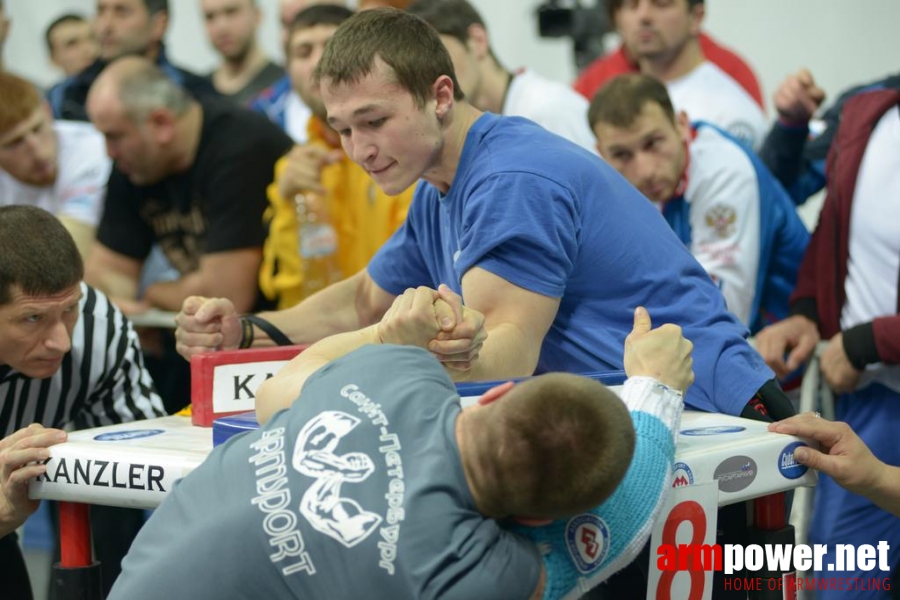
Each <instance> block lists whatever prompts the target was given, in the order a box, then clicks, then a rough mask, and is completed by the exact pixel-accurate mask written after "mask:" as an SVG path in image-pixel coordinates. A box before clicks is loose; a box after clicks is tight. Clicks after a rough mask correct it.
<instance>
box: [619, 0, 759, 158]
mask: <svg viewBox="0 0 900 600" xmlns="http://www.w3.org/2000/svg"><path fill="white" fill-rule="evenodd" d="M609 6H610V10H611V11H612V15H613V22H614V23H615V24H616V28H617V29H618V30H619V31H620V32H621V33H622V37H623V39H624V40H625V47H626V48H627V49H628V51H629V53H630V54H631V55H632V56H633V57H634V59H635V61H636V63H637V65H638V69H639V70H640V72H641V73H643V74H645V75H651V76H653V77H656V78H657V79H659V80H660V81H663V82H664V83H665V84H666V87H667V88H668V91H669V97H670V98H671V99H672V104H673V105H674V106H675V109H676V110H683V111H685V112H687V114H689V115H691V118H692V119H697V120H701V121H707V122H709V123H712V124H713V125H717V126H718V127H721V128H722V129H724V130H725V131H727V132H728V133H730V134H731V135H733V136H734V137H736V138H738V139H739V140H741V141H743V142H745V143H747V144H748V145H750V146H751V147H754V148H755V147H757V146H759V145H760V144H761V143H762V140H763V137H764V136H765V134H766V129H767V124H766V119H765V116H764V115H763V112H762V109H761V108H760V105H759V104H758V103H757V102H756V101H755V100H754V99H753V97H752V96H750V95H749V94H748V93H747V92H746V91H745V90H744V88H742V87H741V86H740V85H739V84H738V83H737V82H736V81H735V80H734V79H733V78H732V77H730V76H729V75H728V74H727V73H726V72H725V71H724V70H722V69H721V68H719V67H718V66H717V65H716V64H715V63H713V62H711V61H709V60H707V59H706V58H705V57H704V55H703V51H702V50H701V47H700V41H699V35H700V26H701V24H702V23H703V17H704V15H705V10H706V9H705V6H704V3H703V1H702V0H672V1H671V2H664V3H659V2H657V1H655V0H630V1H625V0H611V1H610V3H609Z"/></svg>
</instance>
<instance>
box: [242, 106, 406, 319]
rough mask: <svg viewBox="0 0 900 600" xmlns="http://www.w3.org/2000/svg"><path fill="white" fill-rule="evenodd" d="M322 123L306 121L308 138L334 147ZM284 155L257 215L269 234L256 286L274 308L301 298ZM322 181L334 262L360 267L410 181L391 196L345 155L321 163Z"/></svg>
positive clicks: (393, 226)
mask: <svg viewBox="0 0 900 600" xmlns="http://www.w3.org/2000/svg"><path fill="white" fill-rule="evenodd" d="M324 127H327V126H326V125H324V124H323V123H322V122H321V121H320V120H319V119H317V118H316V117H312V118H311V119H310V121H309V125H308V126H307V130H308V132H309V143H312V144H320V145H322V146H325V147H327V148H335V147H336V146H333V145H331V144H329V143H328V142H327V141H326V140H325V137H324V136H323V132H324ZM286 163H287V158H285V157H283V158H281V159H280V160H279V161H278V162H277V163H275V179H274V180H273V182H272V183H271V184H269V187H268V188H267V190H266V193H267V195H268V198H269V208H268V209H267V210H266V213H265V215H264V217H263V219H264V220H265V221H267V222H268V225H269V235H268V237H267V238H266V241H265V244H264V245H263V260H262V265H261V266H260V271H259V288H260V290H262V292H263V294H265V296H266V297H267V298H268V299H270V300H276V299H277V301H278V308H288V307H290V306H293V305H295V304H297V303H298V302H300V301H301V300H303V298H302V283H303V268H302V266H303V265H302V262H301V261H302V259H301V258H300V252H299V248H298V244H299V238H298V233H297V231H298V223H297V209H296V205H295V204H294V199H293V198H282V197H281V195H280V194H279V193H278V185H277V184H276V183H275V182H276V181H278V178H279V177H280V175H281V173H282V171H284V169H285V165H286ZM322 186H323V187H324V188H325V189H326V190H327V196H326V198H325V201H326V202H327V203H329V204H330V207H329V208H330V213H331V215H332V225H333V226H334V228H335V231H336V232H337V240H338V248H337V262H338V268H339V269H340V271H341V273H342V274H343V276H344V277H349V276H350V275H353V274H354V273H356V272H357V271H359V270H360V269H362V268H364V267H365V266H366V265H367V264H368V263H369V259H370V258H372V256H373V255H374V254H375V252H376V251H377V250H378V249H379V248H380V247H381V245H382V244H384V242H385V241H387V239H388V238H389V237H391V235H392V234H393V233H394V231H396V230H397V228H398V227H400V225H401V224H402V223H403V221H404V219H406V213H407V211H408V210H409V203H410V202H411V201H412V195H413V190H414V189H415V186H410V188H409V189H407V190H406V191H405V192H403V193H401V194H399V195H397V196H388V195H387V194H385V193H384V192H382V191H381V188H379V187H378V186H377V185H376V184H375V182H374V181H372V179H371V178H370V177H369V175H368V174H367V173H366V172H365V170H363V168H362V167H360V166H359V165H357V164H356V163H354V162H353V161H352V160H350V158H349V157H347V156H346V155H345V156H344V158H343V160H341V161H340V162H337V163H333V164H330V165H326V166H325V167H323V168H322Z"/></svg>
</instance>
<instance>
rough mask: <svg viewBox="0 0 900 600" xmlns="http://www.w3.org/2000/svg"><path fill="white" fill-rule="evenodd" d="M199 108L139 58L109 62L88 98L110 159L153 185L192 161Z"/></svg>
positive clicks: (142, 182)
mask: <svg viewBox="0 0 900 600" xmlns="http://www.w3.org/2000/svg"><path fill="white" fill-rule="evenodd" d="M200 112H201V111H200V109H199V105H198V104H197V103H196V101H194V100H192V99H191V98H190V97H189V96H188V95H187V94H186V93H185V92H184V90H182V89H181V88H180V87H179V86H178V85H176V84H175V83H174V82H172V81H171V80H170V79H168V78H167V77H166V76H165V75H164V74H163V72H162V71H160V70H159V68H158V67H157V66H156V65H155V64H153V63H151V62H150V61H149V60H147V59H145V58H142V57H137V56H127V57H123V58H120V59H118V60H116V61H114V62H112V63H110V64H109V66H107V67H106V69H104V70H103V72H102V73H101V74H100V76H99V77H98V78H97V80H96V81H95V82H94V85H93V86H91V91H90V93H89V94H88V99H87V113H88V116H89V117H90V119H91V122H92V123H93V124H94V127H96V128H97V130H98V131H100V133H102V134H103V135H104V137H105V138H106V151H107V153H108V154H109V157H110V158H112V159H113V161H115V166H116V168H117V169H118V170H119V171H121V172H122V173H124V174H125V175H126V176H127V177H128V179H129V180H130V181H131V182H132V183H134V184H135V185H149V184H152V183H156V182H158V181H160V180H161V179H163V178H164V177H167V176H168V175H171V174H172V173H176V172H180V171H183V170H184V169H186V168H187V167H188V166H189V165H190V164H191V163H192V161H193V158H194V157H193V152H195V147H194V141H195V139H196V138H197V136H199V128H200V120H201V115H199V114H198V113H200ZM192 114H193V115H194V116H193V117H190V115H192ZM189 117H190V118H189Z"/></svg>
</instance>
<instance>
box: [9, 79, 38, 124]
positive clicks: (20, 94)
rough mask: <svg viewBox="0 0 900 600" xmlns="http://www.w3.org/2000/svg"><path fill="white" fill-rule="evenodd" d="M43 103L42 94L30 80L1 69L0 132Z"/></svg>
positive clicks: (28, 115) (24, 117)
mask: <svg viewBox="0 0 900 600" xmlns="http://www.w3.org/2000/svg"><path fill="white" fill-rule="evenodd" d="M40 105H41V94H40V92H38V90H37V88H36V87H35V86H34V84H33V83H31V82H30V81H26V80H25V79H22V78H21V77H16V76H15V75H13V74H12V73H4V72H2V71H0V134H4V133H6V132H7V131H9V130H10V129H12V128H13V127H15V126H16V125H18V124H19V123H21V122H22V121H24V120H25V119H27V118H28V117H30V116H31V114H32V113H33V112H34V110H35V109H36V108H38V107H39V106H40Z"/></svg>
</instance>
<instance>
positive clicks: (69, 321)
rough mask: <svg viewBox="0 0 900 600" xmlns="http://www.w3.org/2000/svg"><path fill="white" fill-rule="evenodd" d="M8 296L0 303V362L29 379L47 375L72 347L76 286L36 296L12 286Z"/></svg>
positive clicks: (76, 311) (54, 371)
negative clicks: (4, 302)
mask: <svg viewBox="0 0 900 600" xmlns="http://www.w3.org/2000/svg"><path fill="white" fill-rule="evenodd" d="M11 295H12V300H11V301H10V302H8V303H7V304H4V305H2V306H0V365H8V366H10V367H12V368H13V369H14V370H16V371H18V372H19V373H21V374H23V375H25V376H26V377H31V378H33V379H45V378H47V377H51V376H52V375H53V374H54V373H56V371H57V370H58V369H59V367H60V365H61V364H62V359H63V357H64V356H65V355H66V353H67V352H69V350H71V348H72V330H73V329H75V324H76V323H77V322H78V315H79V310H78V301H79V300H80V299H81V288H80V285H79V284H76V285H74V286H72V287H71V288H67V289H65V290H63V291H62V292H58V293H55V294H47V295H40V296H34V295H30V294H25V293H23V292H22V290H21V289H20V288H19V287H18V286H13V288H12V294H11Z"/></svg>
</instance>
